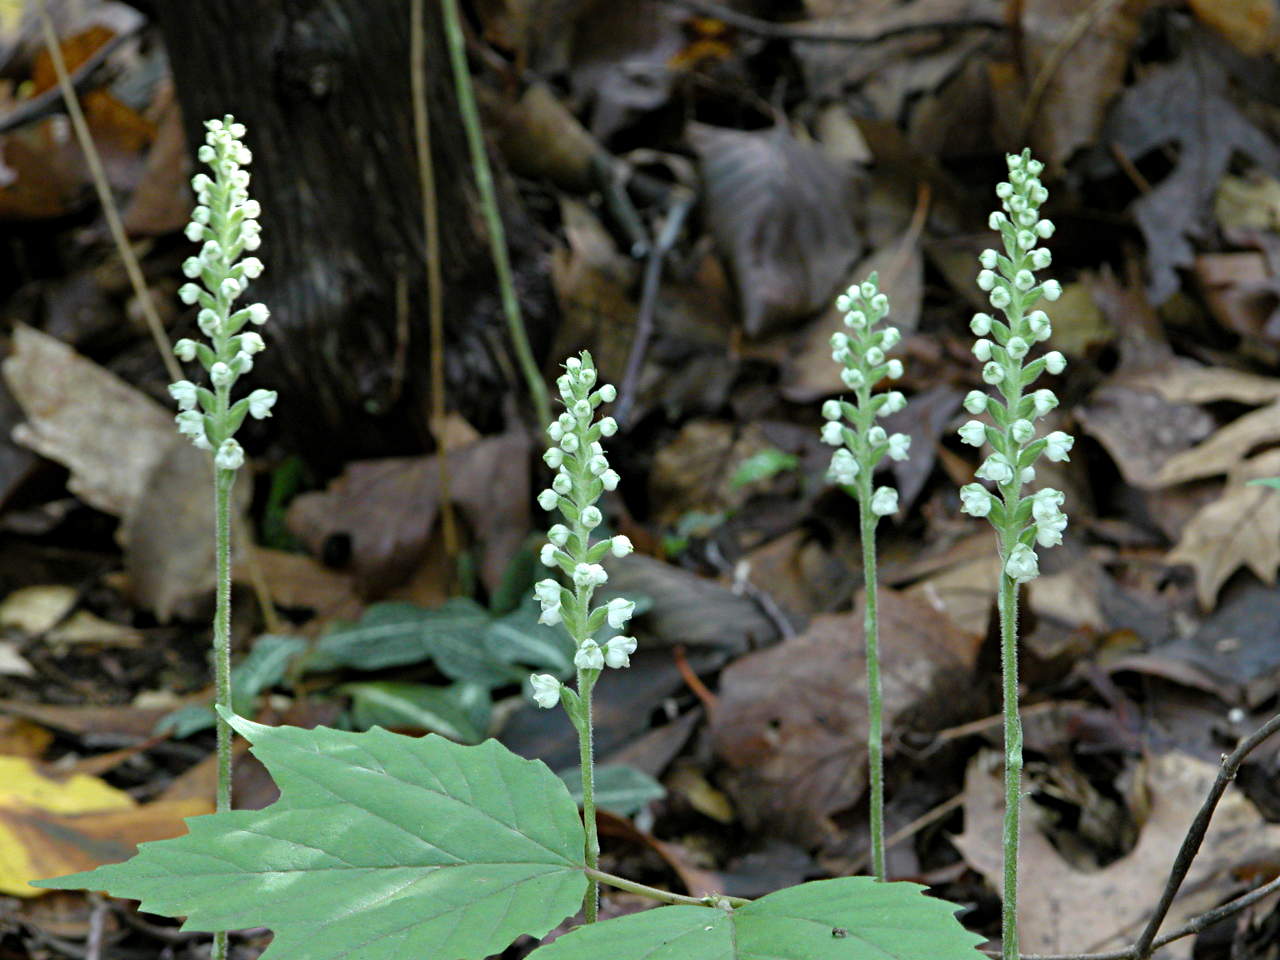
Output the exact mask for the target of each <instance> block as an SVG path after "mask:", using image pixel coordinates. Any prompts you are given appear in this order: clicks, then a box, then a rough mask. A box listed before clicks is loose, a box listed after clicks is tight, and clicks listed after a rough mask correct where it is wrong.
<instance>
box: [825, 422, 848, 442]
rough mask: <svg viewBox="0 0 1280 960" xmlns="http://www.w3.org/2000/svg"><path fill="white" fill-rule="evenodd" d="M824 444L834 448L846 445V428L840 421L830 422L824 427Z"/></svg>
mask: <svg viewBox="0 0 1280 960" xmlns="http://www.w3.org/2000/svg"><path fill="white" fill-rule="evenodd" d="M822 442H823V443H826V444H829V445H831V446H833V447H838V446H840V445H841V444H843V443H844V427H843V426H842V425H841V424H840V421H839V420H828V421H827V422H826V423H824V424H823V425H822Z"/></svg>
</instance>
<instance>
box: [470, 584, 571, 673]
mask: <svg viewBox="0 0 1280 960" xmlns="http://www.w3.org/2000/svg"><path fill="white" fill-rule="evenodd" d="M540 614H541V606H540V605H539V603H538V601H537V600H535V599H533V598H532V597H529V598H528V599H527V600H525V601H524V602H523V603H522V604H521V605H520V606H519V607H518V608H516V610H514V611H513V612H511V613H509V614H507V615H506V616H505V617H499V618H498V619H496V620H494V621H493V622H492V623H491V624H489V626H488V628H487V629H486V630H485V634H484V645H485V649H486V650H488V652H489V654H490V655H491V656H493V657H494V658H495V659H497V660H501V661H503V662H504V663H509V664H516V663H518V664H521V665H522V666H524V667H528V668H529V670H523V671H521V672H522V673H528V672H529V671H530V670H532V671H533V672H535V673H537V672H541V673H552V674H555V675H556V676H557V677H560V678H564V677H567V676H569V675H570V674H572V673H573V672H574V666H573V654H574V651H575V649H576V648H575V647H574V643H573V639H572V638H571V637H570V636H569V635H568V634H567V633H566V632H565V631H564V629H563V628H560V627H548V626H546V625H545V624H541V623H539V622H538V617H539V616H540Z"/></svg>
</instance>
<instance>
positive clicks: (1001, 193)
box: [996, 180, 1013, 200]
mask: <svg viewBox="0 0 1280 960" xmlns="http://www.w3.org/2000/svg"><path fill="white" fill-rule="evenodd" d="M996 196H997V197H999V198H1000V199H1001V200H1008V199H1009V198H1010V197H1012V196H1013V184H1011V183H1005V182H1004V181H1003V180H1002V181H1001V182H1000V183H997V184H996Z"/></svg>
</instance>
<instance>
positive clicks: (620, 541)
mask: <svg viewBox="0 0 1280 960" xmlns="http://www.w3.org/2000/svg"><path fill="white" fill-rule="evenodd" d="M635 549H636V548H635V547H634V546H632V545H631V538H630V537H626V536H623V535H622V534H618V535H617V536H616V537H614V538H613V539H612V540H610V541H609V552H610V553H612V554H613V555H614V556H615V557H617V558H618V559H622V558H623V557H627V556H630V555H631V554H633V553H635Z"/></svg>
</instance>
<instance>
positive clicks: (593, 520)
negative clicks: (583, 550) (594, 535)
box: [582, 507, 604, 530]
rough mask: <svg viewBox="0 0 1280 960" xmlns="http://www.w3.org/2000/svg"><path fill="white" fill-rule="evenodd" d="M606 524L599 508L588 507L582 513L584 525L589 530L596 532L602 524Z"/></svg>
mask: <svg viewBox="0 0 1280 960" xmlns="http://www.w3.org/2000/svg"><path fill="white" fill-rule="evenodd" d="M602 523H604V516H603V515H602V514H601V513H600V510H599V508H597V507H587V508H586V509H585V510H583V511H582V525H583V526H584V527H586V528H587V529H588V530H594V529H595V528H596V527H598V526H600V524H602Z"/></svg>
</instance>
